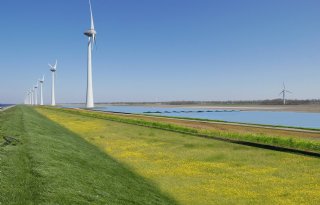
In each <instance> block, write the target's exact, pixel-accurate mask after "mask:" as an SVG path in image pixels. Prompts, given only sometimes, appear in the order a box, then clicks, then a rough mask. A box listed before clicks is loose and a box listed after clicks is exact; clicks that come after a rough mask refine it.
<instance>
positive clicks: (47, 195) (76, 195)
mask: <svg viewBox="0 0 320 205" xmlns="http://www.w3.org/2000/svg"><path fill="white" fill-rule="evenodd" d="M64 120H67V119H64ZM3 136H12V137H14V138H16V139H17V140H19V143H18V144H16V145H15V146H13V145H6V146H1V147H0V204H3V205H7V204H108V205H109V204H111V205H112V204H129V205H130V204H150V205H151V204H152V205H153V204H175V201H174V200H173V199H172V198H170V197H169V196H167V195H166V194H164V193H162V192H160V190H159V189H158V188H156V187H155V186H154V185H153V184H152V183H151V182H150V181H147V180H145V179H144V178H142V177H140V176H138V175H137V174H135V173H133V172H131V171H130V170H129V169H128V168H126V167H125V166H123V165H122V164H120V163H119V162H117V161H115V160H114V159H112V158H111V157H110V156H108V155H107V154H106V153H104V152H102V151H101V150H100V149H98V148H97V147H96V146H93V145H92V144H90V143H88V142H87V141H85V140H83V139H82V138H81V137H79V136H78V135H76V134H74V133H72V132H71V131H69V130H67V129H65V128H64V127H62V126H61V125H58V124H57V123H54V122H53V121H50V120H48V119H47V118H45V117H44V116H43V115H40V114H39V113H38V112H36V111H34V110H33V109H32V108H29V107H24V106H17V107H15V108H12V109H10V110H7V111H5V112H1V113H0V144H2V143H3V141H2V137H3Z"/></svg>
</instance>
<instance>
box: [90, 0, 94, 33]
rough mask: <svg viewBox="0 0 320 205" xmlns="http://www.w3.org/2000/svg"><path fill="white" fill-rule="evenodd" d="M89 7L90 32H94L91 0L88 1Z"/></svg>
mask: <svg viewBox="0 0 320 205" xmlns="http://www.w3.org/2000/svg"><path fill="white" fill-rule="evenodd" d="M89 5H90V16H91V30H94V22H93V14H92V7H91V0H89Z"/></svg>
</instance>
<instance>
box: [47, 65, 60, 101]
mask: <svg viewBox="0 0 320 205" xmlns="http://www.w3.org/2000/svg"><path fill="white" fill-rule="evenodd" d="M48 65H49V66H50V71H51V72H52V87H51V105H52V106H55V105H56V96H55V89H54V86H55V84H54V83H55V82H54V81H55V72H56V71H57V65H58V61H57V60H56V63H55V64H54V65H53V66H52V65H51V64H48Z"/></svg>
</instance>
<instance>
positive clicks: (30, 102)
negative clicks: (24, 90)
mask: <svg viewBox="0 0 320 205" xmlns="http://www.w3.org/2000/svg"><path fill="white" fill-rule="evenodd" d="M28 92H29V105H32V96H31V94H32V92H31V89H29V91H28Z"/></svg>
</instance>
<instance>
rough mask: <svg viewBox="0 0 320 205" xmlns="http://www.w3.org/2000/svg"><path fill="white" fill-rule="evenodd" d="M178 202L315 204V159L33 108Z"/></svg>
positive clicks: (318, 178) (319, 183) (318, 175)
mask: <svg viewBox="0 0 320 205" xmlns="http://www.w3.org/2000/svg"><path fill="white" fill-rule="evenodd" d="M37 111H38V112H40V113H41V114H43V115H45V116H46V117H48V118H49V119H51V120H53V121H55V122H57V123H59V124H61V125H62V126H64V127H66V128H67V129H69V130H71V131H72V132H75V133H77V134H78V135H80V136H81V137H83V138H84V139H85V140H87V141H88V142H90V143H92V144H94V145H96V146H98V147H100V148H101V150H103V151H105V152H106V153H107V154H108V155H110V156H111V157H113V158H114V159H116V160H117V161H119V162H121V163H122V164H125V165H126V166H127V167H128V168H129V169H131V170H133V171H134V172H136V173H137V174H139V175H140V176H142V177H144V178H146V179H148V180H149V181H151V182H152V183H153V184H155V185H156V186H157V187H159V188H160V189H161V190H162V191H163V192H166V193H168V194H169V195H170V196H172V197H173V198H174V199H176V200H177V201H178V202H179V203H180V204H190V205H194V204H201V205H205V204H320V199H319V196H320V160H319V159H318V158H312V157H306V156H300V155H295V154H288V153H281V152H275V151H270V150H263V149H258V148H252V147H246V146H241V145H234V144H229V143H225V142H218V141H215V140H211V139H203V138H199V137H196V136H190V135H183V134H178V133H174V132H168V131H162V130H157V129H152V128H145V127H140V126H135V125H128V124H124V123H117V122H111V121H107V120H101V119H95V118H90V117H84V116H79V115H73V114H67V113H63V112H57V111H54V110H48V109H41V108H37Z"/></svg>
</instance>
